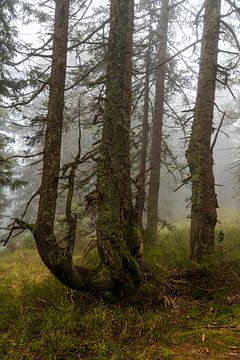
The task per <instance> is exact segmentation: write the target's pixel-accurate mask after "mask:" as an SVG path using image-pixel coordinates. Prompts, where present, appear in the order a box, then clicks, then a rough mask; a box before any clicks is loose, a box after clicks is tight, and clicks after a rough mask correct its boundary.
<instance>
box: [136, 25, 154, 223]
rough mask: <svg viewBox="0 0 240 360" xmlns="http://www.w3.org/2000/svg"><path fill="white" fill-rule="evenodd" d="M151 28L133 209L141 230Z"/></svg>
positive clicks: (147, 131) (146, 59) (145, 162)
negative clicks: (136, 185) (136, 186)
mask: <svg viewBox="0 0 240 360" xmlns="http://www.w3.org/2000/svg"><path fill="white" fill-rule="evenodd" d="M151 36H152V31H151V28H150V30H149V44H148V48H147V52H146V57H145V71H146V76H145V84H144V103H143V120H142V136H141V157H140V166H139V178H138V188H137V196H136V205H135V209H136V212H137V216H138V224H139V227H140V228H141V229H142V228H143V223H142V221H143V212H144V204H145V182H146V164H147V145H148V134H149V124H148V116H149V80H150V64H151Z"/></svg>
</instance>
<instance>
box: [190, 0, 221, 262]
mask: <svg viewBox="0 0 240 360" xmlns="http://www.w3.org/2000/svg"><path fill="white" fill-rule="evenodd" d="M220 9H221V0H207V1H206V2H205V21H204V29H203V38H202V47H201V61H200V70H199V80H198V90H197V98H196V103H195V110H194V121H193V127H192V134H191V138H190V143H189V147H188V150H187V160H188V164H189V168H190V173H191V180H192V207H191V233H190V257H191V259H192V260H194V261H197V262H201V261H202V260H203V259H204V257H205V256H206V255H210V254H212V253H213V251H214V232H215V226H216V222H217V211H216V209H217V207H218V202H217V197H216V193H215V181H214V174H213V154H212V149H211V134H212V125H213V110H214V100H215V87H216V74H217V55H218V40H219V28H220Z"/></svg>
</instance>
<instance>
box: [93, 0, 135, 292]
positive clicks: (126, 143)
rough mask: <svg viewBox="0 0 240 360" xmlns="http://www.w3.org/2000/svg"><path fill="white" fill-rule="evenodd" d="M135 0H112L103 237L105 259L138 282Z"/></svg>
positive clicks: (121, 280)
mask: <svg viewBox="0 0 240 360" xmlns="http://www.w3.org/2000/svg"><path fill="white" fill-rule="evenodd" d="M133 11H134V1H133V0H112V2H111V16H110V19H111V22H110V36H109V42H108V58H107V75H106V105H105V116H104V126H103V137H102V144H101V147H100V156H99V162H98V192H99V194H100V196H99V203H98V223H97V241H98V250H99V254H100V256H101V260H102V262H103V264H104V265H105V266H107V268H108V270H109V271H110V273H111V277H112V278H113V279H114V280H115V281H116V283H117V284H118V286H120V287H121V286H123V287H135V286H136V285H137V284H138V283H139V281H140V278H141V273H140V268H139V265H138V263H137V261H136V257H137V256H138V253H139V247H140V238H139V236H140V235H139V231H138V229H137V226H136V222H137V219H136V215H135V213H134V209H133V204H132V193H131V174H130V122H131V106H132V33H133Z"/></svg>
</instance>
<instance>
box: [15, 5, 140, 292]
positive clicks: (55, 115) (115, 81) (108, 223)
mask: <svg viewBox="0 0 240 360" xmlns="http://www.w3.org/2000/svg"><path fill="white" fill-rule="evenodd" d="M133 5H134V4H133V1H130V0H121V1H115V0H113V1H112V4H111V28H110V38H109V49H108V61H107V83H106V97H107V101H106V109H105V112H106V114H105V115H106V116H105V122H104V129H103V142H102V146H101V152H100V158H99V176H98V187H99V191H98V194H100V196H99V218H98V229H97V230H98V231H97V233H98V234H97V235H98V250H99V254H100V258H101V262H102V264H101V265H102V266H101V268H100V269H96V271H90V270H88V269H86V268H82V267H78V266H75V265H74V264H73V248H74V241H75V233H76V219H75V217H74V214H72V209H71V205H72V199H73V193H74V175H75V172H76V170H77V165H78V162H79V159H80V150H81V149H80V147H79V153H78V155H77V157H76V158H75V161H74V162H73V163H72V166H71V168H70V169H69V175H68V180H69V187H68V195H67V202H66V220H67V223H68V236H67V237H66V244H64V245H60V244H58V242H57V239H56V236H55V233H54V222H55V212H56V202H57V192H58V180H59V171H60V155H61V137H62V127H63V110H64V88H65V77H66V60H67V40H68V18H69V1H68V0H56V9H55V25H54V38H53V54H52V70H51V80H50V93H49V103H48V116H47V124H46V134H45V144H44V149H43V153H44V156H43V175H42V183H41V187H40V200H39V209H38V214H37V220H36V224H35V225H28V224H26V223H24V222H23V221H21V220H17V222H18V225H19V226H21V227H22V228H28V229H29V230H31V231H32V232H33V235H34V238H35V240H36V244H37V248H38V251H39V254H40V256H41V258H42V260H43V262H44V263H45V265H46V266H47V267H48V269H49V270H50V271H51V272H52V273H53V275H54V276H55V277H56V278H57V279H58V280H60V281H61V282H62V283H63V284H65V285H66V286H68V287H70V288H72V289H75V290H82V291H83V290H84V291H95V292H96V291H105V290H109V291H112V292H118V293H119V292H122V291H124V292H125V291H126V290H127V291H128V290H133V289H135V287H136V286H137V285H138V284H139V282H140V280H141V271H140V267H139V265H138V262H137V260H136V257H137V255H138V251H139V233H138V230H137V227H136V226H135V214H134V211H133V205H132V194H131V180H130V159H129V156H130V155H129V151H130V119H131V77H132V29H133Z"/></svg>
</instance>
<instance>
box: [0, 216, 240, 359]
mask: <svg viewBox="0 0 240 360" xmlns="http://www.w3.org/2000/svg"><path fill="white" fill-rule="evenodd" d="M220 230H221V231H223V232H224V234H225V237H224V239H223V241H218V240H217V241H216V254H215V256H214V257H211V258H209V259H207V260H206V262H205V263H204V264H202V265H201V266H199V265H196V264H193V263H190V262H189V261H188V244H187V241H188V231H189V230H188V227H187V226H185V225H184V226H177V227H176V229H175V230H173V231H169V230H161V231H160V237H159V240H158V244H157V246H156V248H155V249H154V250H152V251H151V252H150V253H149V254H148V255H147V256H145V257H144V258H143V264H142V266H143V271H144V281H143V284H142V286H141V287H140V288H139V290H138V291H137V292H136V293H135V294H133V295H131V296H130V297H128V298H121V299H119V298H117V299H116V298H114V297H113V296H111V294H109V293H106V294H103V296H102V294H101V296H99V297H96V296H95V297H93V296H92V295H91V294H86V293H79V292H74V291H71V290H69V289H67V288H66V287H64V286H62V285H61V284H60V283H59V282H58V281H57V280H55V279H54V278H53V277H52V275H51V274H50V273H49V272H48V270H47V269H46V268H45V267H44V266H43V264H42V262H41V260H40V258H39V256H38V254H37V252H36V250H34V249H18V250H16V251H15V252H12V253H9V252H1V254H0V280H1V283H0V303H1V306H0V335H1V336H0V354H1V359H4V360H14V359H16V360H21V359H39V360H40V359H46V360H48V359H49V360H50V359H51V360H54V359H58V360H60V359H84V360H103V359H106V360H108V359H109V360H114V359H116V360H128V359H129V360H131V359H132V360H135V359H143V360H148V359H149V360H150V359H151V360H155V359H179V360H180V359H193V358H196V359H197V358H199V359H205V357H206V358H208V359H230V358H231V359H234V358H235V359H239V358H240V353H239V334H240V261H239V260H240V249H239V247H240V232H239V230H238V228H237V226H236V225H235V224H225V223H222V224H220V225H219V228H218V230H217V231H220ZM92 256H93V255H92V254H91V253H90V257H89V258H88V259H85V260H84V262H89V261H92V260H91V258H92ZM77 261H79V256H78V259H77ZM104 295H105V296H104Z"/></svg>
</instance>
